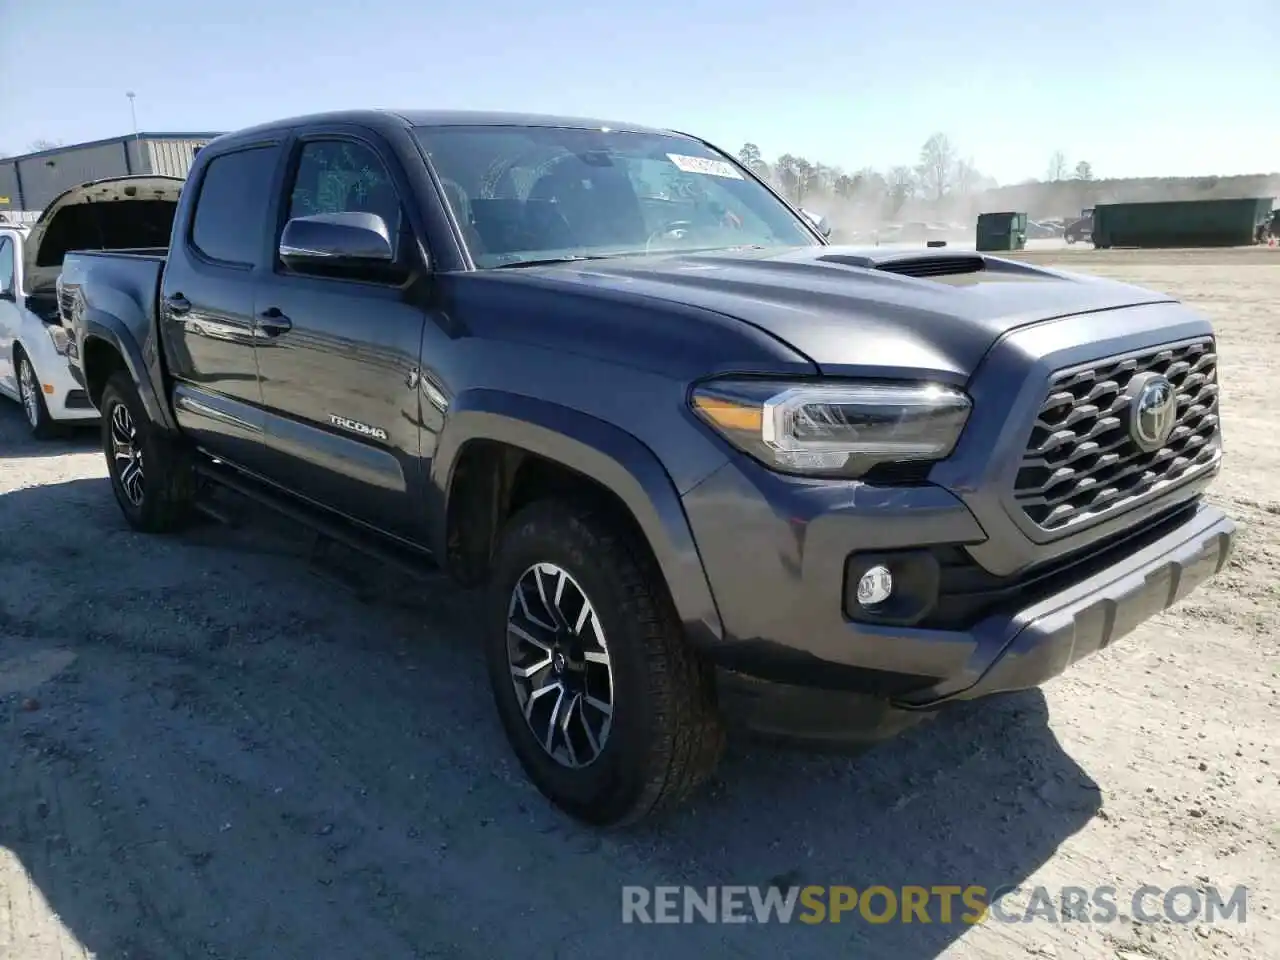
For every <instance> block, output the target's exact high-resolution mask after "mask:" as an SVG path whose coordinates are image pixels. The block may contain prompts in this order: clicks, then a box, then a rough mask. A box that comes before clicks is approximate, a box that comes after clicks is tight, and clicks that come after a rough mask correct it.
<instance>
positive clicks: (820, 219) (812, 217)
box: [800, 208, 831, 239]
mask: <svg viewBox="0 0 1280 960" xmlns="http://www.w3.org/2000/svg"><path fill="white" fill-rule="evenodd" d="M800 212H801V213H803V214H804V215H805V218H806V219H808V221H809V222H810V223H812V224H813V225H814V226H815V227H817V228H818V232H819V233H820V234H822V237H823V239H826V238H827V237H830V236H831V224H829V223H827V218H826V217H824V216H823V215H822V214H820V213H814V212H813V211H812V210H805V209H803V208H802V209H801V210H800Z"/></svg>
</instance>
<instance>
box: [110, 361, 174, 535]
mask: <svg viewBox="0 0 1280 960" xmlns="http://www.w3.org/2000/svg"><path fill="white" fill-rule="evenodd" d="M98 408H99V410H100V411H101V412H102V451H103V454H104V455H105V456H106V458H107V473H108V474H109V475H110V477H111V489H112V491H113V492H114V493H115V495H116V502H117V503H119V504H120V509H121V511H123V513H124V516H125V519H126V520H128V521H129V525H130V526H132V527H133V528H134V529H135V530H141V531H142V532H144V533H168V532H170V531H172V530H178V529H180V528H182V527H183V526H184V525H185V524H186V523H187V522H188V521H189V520H190V519H191V516H192V514H193V512H194V511H193V509H192V505H193V503H194V500H195V492H196V482H195V471H194V470H193V469H192V463H191V458H190V456H189V455H188V454H187V451H186V450H185V449H184V448H183V447H181V446H179V445H178V444H177V443H175V442H174V440H173V439H172V438H171V437H170V436H169V435H168V434H167V433H165V432H164V431H163V430H160V429H158V428H157V427H156V426H155V425H154V424H153V423H152V422H151V419H150V418H149V417H148V416H147V409H146V407H145V406H143V403H142V398H141V397H140V396H138V388H137V387H136V386H134V383H133V380H132V379H130V377H129V375H128V374H127V373H125V372H124V371H122V370H119V371H116V372H115V373H113V374H112V375H111V377H110V379H109V380H107V385H106V388H105V389H104V390H103V391H102V399H101V401H100V402H99V404H98ZM121 411H123V414H121ZM126 417H127V422H128V424H129V425H131V426H132V428H133V434H132V436H133V443H132V445H131V446H132V449H133V450H135V451H136V452H138V453H139V454H140V457H139V459H138V461H137V462H138V466H139V467H140V468H141V469H140V474H141V480H142V485H141V490H140V495H138V494H139V490H138V488H137V487H135V486H133V485H132V484H131V482H130V475H128V474H126V470H127V465H128V464H129V462H130V461H129V459H128V458H126V457H124V456H117V453H121V452H122V449H123V448H122V447H118V446H117V442H116V440H113V436H112V432H113V429H115V430H117V431H120V428H121V425H122V424H123V423H124V421H125V418H126ZM126 432H127V431H126ZM127 485H128V489H127V488H126V487H127Z"/></svg>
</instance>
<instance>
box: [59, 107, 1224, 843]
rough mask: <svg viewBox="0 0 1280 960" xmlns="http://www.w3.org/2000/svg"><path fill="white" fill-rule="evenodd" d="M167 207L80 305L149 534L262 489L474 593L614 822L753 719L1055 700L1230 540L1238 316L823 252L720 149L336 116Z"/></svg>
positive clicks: (1113, 288) (771, 723) (126, 482)
mask: <svg viewBox="0 0 1280 960" xmlns="http://www.w3.org/2000/svg"><path fill="white" fill-rule="evenodd" d="M139 215H140V216H156V217H160V216H163V217H165V218H167V219H166V224H167V223H168V222H169V221H170V220H171V222H172V239H171V242H170V245H169V248H168V250H167V251H155V252H145V251H144V252H136V253H132V254H119V253H88V252H86V253H72V254H70V255H69V256H68V257H67V258H66V262H65V264H64V269H63V272H62V274H61V278H60V285H59V306H60V309H61V311H62V313H63V316H64V321H65V323H66V324H67V325H68V328H69V329H70V330H72V331H73V336H72V338H71V339H72V341H73V344H72V348H71V349H70V350H69V356H70V358H71V364H72V368H73V372H74V374H75V375H76V377H77V378H78V379H79V380H80V382H81V383H82V385H83V386H84V388H85V389H86V390H87V391H88V394H89V396H90V398H91V400H92V402H93V404H94V405H95V406H96V407H97V408H98V409H99V410H100V411H101V414H102V442H103V447H104V451H105V454H106V458H107V464H108V467H109V472H110V477H111V484H112V488H113V489H114V491H115V496H116V499H117V500H118V501H119V504H120V507H121V509H122V510H123V512H124V515H125V517H126V518H127V519H128V521H129V522H130V523H131V524H133V525H134V526H135V527H136V528H138V529H141V530H146V531H154V532H163V531H169V530H173V529H176V528H178V527H180V526H181V524H182V523H183V522H184V521H185V520H186V519H187V518H188V517H189V516H190V515H191V512H192V510H193V508H194V507H197V506H198V505H199V500H200V498H201V497H204V496H209V495H211V494H210V492H211V491H212V492H213V493H216V491H217V490H218V489H219V488H221V487H230V488H232V489H234V490H237V491H239V492H240V493H242V494H244V495H247V496H249V497H252V498H254V499H255V500H257V501H258V502H261V503H264V504H267V505H269V506H271V507H274V508H277V509H279V510H281V511H284V512H286V513H288V514H289V515H291V516H294V517H297V518H299V519H301V520H302V521H304V522H306V523H308V524H310V525H311V526H313V527H314V528H315V529H316V530H317V531H319V532H321V533H323V534H324V535H325V536H327V537H331V538H336V539H339V540H341V541H342V542H344V543H347V544H350V545H351V546H353V547H356V548H359V549H361V550H365V551H368V552H370V553H373V554H376V555H378V556H382V557H384V558H387V559H394V560H396V562H405V563H408V564H411V565H413V566H415V568H425V567H428V566H432V565H433V566H434V568H435V569H436V570H438V571H440V572H442V573H446V574H448V575H449V576H451V577H452V578H454V579H455V580H456V581H457V582H458V583H460V584H462V585H464V586H481V585H483V586H484V587H485V588H486V591H487V592H486V593H485V596H486V597H487V599H486V600H485V601H484V608H483V611H482V613H483V618H482V625H483V628H482V630H480V631H479V634H480V641H481V643H482V646H483V651H484V655H485V657H486V658H487V662H488V667H489V671H490V676H491V680H492V687H493V695H494V698H495V702H496V706H497V710H498V713H499V715H500V717H501V719H502V722H503V725H504V727H505V730H506V732H507V735H508V737H509V740H510V743H511V745H512V748H513V749H514V752H515V753H516V755H517V756H518V757H519V759H520V761H521V763H522V764H523V766H524V768H525V770H526V771H527V772H528V774H529V776H530V777H531V779H532V780H533V781H534V782H535V783H536V784H537V786H538V787H539V788H540V789H541V790H542V791H543V792H544V793H545V794H547V795H548V796H549V797H550V798H551V799H552V800H554V801H555V802H556V803H557V804H559V805H560V806H561V807H563V808H564V809H566V810H567V811H569V812H570V813H572V814H573V815H574V816H577V817H580V818H583V819H586V820H589V821H593V822H597V823H617V822H623V821H629V820H634V819H636V818H638V817H641V816H643V815H645V814H647V813H649V812H651V811H653V810H655V809H658V808H659V807H662V806H665V805H668V804H670V803H671V802H672V801H675V800H677V799H678V798H680V797H683V796H685V795H687V794H688V793H689V791H690V790H691V789H692V788H693V787H695V786H696V785H697V784H698V783H699V781H701V780H702V779H703V778H704V777H705V776H706V775H707V774H708V772H709V771H710V770H711V769H712V768H713V766H714V764H715V762H716V760H717V759H718V757H719V754H720V751H721V749H722V745H723V741H724V732H725V729H726V727H727V726H729V725H730V724H728V723H727V722H726V721H728V720H737V721H740V722H742V723H744V724H745V725H747V726H749V727H752V728H754V729H756V730H760V731H768V732H775V733H789V734H794V735H799V736H802V737H809V738H811V737H817V738H840V737H862V736H868V735H880V734H883V733H885V732H887V731H890V730H892V729H894V728H896V727H898V726H899V724H900V722H901V721H902V720H903V718H908V719H909V718H913V717H917V716H920V715H921V714H923V713H927V712H928V711H931V710H934V709H936V708H938V707H939V706H941V705H942V704H945V703H948V702H950V701H955V700H962V699H968V698H974V697H980V696H984V695H987V694H992V693H996V692H999V691H1008V690H1015V689H1022V688H1027V687H1031V686H1035V685H1037V684H1040V683H1041V682H1043V681H1045V680H1048V679H1049V678H1051V677H1053V676H1055V675H1056V674H1058V673H1059V672H1061V671H1062V670H1064V669H1065V668H1067V667H1068V666H1069V665H1070V664H1072V663H1073V662H1075V661H1077V660H1079V659H1080V658H1081V657H1083V656H1085V655H1086V654H1090V653H1092V652H1094V651H1096V650H1098V649H1100V648H1102V647H1105V646H1106V645H1107V644H1109V643H1111V642H1113V641H1114V640H1116V639H1117V638H1118V637H1120V636H1122V635H1123V634H1125V633H1127V632H1129V631H1131V630H1132V629H1133V628H1134V627H1136V626H1137V625H1138V624H1139V623H1141V622H1142V621H1144V620H1145V619H1147V618H1149V617H1151V616H1152V615H1154V614H1156V613H1158V612H1159V611H1161V610H1163V609H1165V608H1166V607H1168V606H1169V605H1170V604H1172V603H1175V602H1176V601H1178V600H1179V599H1180V598H1182V597H1184V596H1185V595H1186V594H1187V592H1188V591H1190V590H1192V589H1194V588H1195V587H1196V586H1197V585H1198V584H1200V583H1202V582H1203V581H1204V580H1206V579H1207V578H1208V577H1210V576H1212V575H1213V574H1214V573H1215V572H1216V571H1218V570H1220V569H1221V568H1222V567H1223V565H1224V564H1225V563H1226V561H1227V558H1228V556H1229V554H1230V550H1231V545H1232V541H1233V536H1234V531H1235V528H1234V526H1233V524H1232V522H1231V521H1230V520H1229V519H1227V518H1226V517H1225V516H1224V515H1223V514H1222V513H1221V512H1220V511H1219V510H1218V509H1216V508H1215V507H1213V506H1211V505H1209V504H1208V503H1206V502H1204V500H1203V498H1202V495H1203V493H1204V491H1205V488H1206V487H1207V486H1208V485H1209V483H1210V482H1211V480H1212V479H1213V478H1214V476H1215V475H1216V474H1217V473H1218V470H1219V465H1220V462H1221V458H1222V446H1221V443H1222V441H1221V433H1220V429H1219V421H1218V374H1217V350H1216V346H1215V340H1214V335H1213V330H1212V329H1211V327H1210V325H1209V324H1208V323H1207V322H1206V321H1205V319H1204V318H1202V317H1201V316H1199V315H1198V314H1196V313H1194V312H1193V311H1191V310H1189V309H1187V308H1186V307H1184V306H1182V305H1180V304H1178V303H1177V302H1175V301H1173V300H1171V299H1170V298H1169V297H1167V296H1163V295H1161V294H1158V293H1152V292H1150V291H1147V290H1142V289H1138V288H1135V287H1132V286H1127V285H1124V284H1121V283H1116V282H1112V281H1109V280H1101V279H1094V278H1089V277H1083V276H1073V275H1070V274H1066V273H1060V272H1057V271H1054V270H1048V269H1042V268H1039V267H1036V266H1032V265H1029V264H1026V263H1021V262H1016V261H1011V260H1005V259H997V258H994V257H988V256H983V255H979V254H973V253H960V252H946V251H934V250H925V249H923V248H921V249H919V250H911V249H907V250H893V251H888V250H884V249H878V250H870V251H865V250H857V249H852V248H847V247H838V246H832V245H830V244H828V243H827V242H826V240H825V238H824V231H823V230H821V229H820V228H819V227H818V226H817V225H816V224H815V223H814V222H813V220H812V219H811V218H809V217H806V216H804V215H802V214H801V212H800V211H798V210H797V209H795V208H794V207H792V206H791V205H789V204H788V203H787V202H786V201H784V200H783V199H781V198H780V197H779V196H778V195H777V194H776V193H774V192H773V191H772V190H771V189H770V188H769V187H768V186H767V185H766V184H764V183H763V182H761V181H760V180H758V179H757V178H756V177H754V176H753V175H752V174H751V172H750V171H748V170H746V169H744V168H743V167H742V166H741V165H740V164H738V163H737V162H736V161H735V160H734V159H733V158H732V157H731V156H729V155H728V154H725V153H723V152H721V151H720V150H717V149H716V148H714V147H713V146H711V145H709V144H707V143H705V142H703V141H701V140H699V139H697V138H695V137H692V136H688V135H685V134H680V133H672V132H669V131H663V130H653V129H646V128H643V127H638V126H634V125H630V124H623V123H605V122H599V121H584V120H571V119H564V118H555V117H530V116H511V115H489V114H470V113H461V114H460V113H440V112H422V113H415V112H408V113H391V112H372V111H365V112H351V113H341V114H330V115H323V116H311V117H302V118H297V119H292V120H284V121H280V122H277V123H271V124H267V125H264V126H259V127H255V128H253V129H250V130H245V131H242V132H238V133H234V134H229V135H226V136H223V137H220V138H218V139H217V140H215V141H213V142H212V143H210V144H209V145H208V146H207V147H205V148H204V149H203V150H202V151H201V152H200V154H199V155H198V157H197V158H196V162H195V165H194V167H193V169H192V171H191V174H190V178H189V179H188V181H187V183H186V185H185V187H184V188H183V190H182V193H181V196H180V198H179V199H178V201H177V203H176V204H175V205H174V206H173V207H172V208H171V209H169V210H167V211H159V210H158V209H157V208H156V207H155V205H152V206H151V207H149V208H146V209H145V210H143V209H140V212H139Z"/></svg>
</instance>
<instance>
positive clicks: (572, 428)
mask: <svg viewBox="0 0 1280 960" xmlns="http://www.w3.org/2000/svg"><path fill="white" fill-rule="evenodd" d="M431 490H432V494H433V496H432V504H431V506H430V513H431V516H430V517H429V518H428V520H429V522H430V529H431V531H432V534H433V537H434V540H435V542H434V543H433V544H432V547H433V551H434V552H435V554H436V556H438V557H440V558H441V561H442V564H444V565H446V566H447V567H448V568H449V569H450V572H451V573H452V574H453V575H454V576H455V577H457V578H458V579H460V580H461V581H462V582H464V583H469V584H475V583H478V582H482V581H483V580H484V578H485V577H486V576H487V573H488V569H489V566H490V562H491V559H492V550H493V546H494V544H495V542H496V537H497V534H498V532H499V530H500V529H501V525H502V523H503V522H504V521H505V519H506V517H507V516H509V515H510V514H511V512H512V511H513V509H518V508H519V507H520V506H522V505H523V504H524V503H527V502H531V501H532V500H533V499H538V498H539V497H540V496H543V495H548V494H560V495H569V496H571V497H598V498H600V499H599V503H600V504H601V506H602V507H604V508H605V509H608V510H612V511H616V512H617V515H618V516H619V517H620V519H622V520H623V522H624V523H626V524H627V525H628V526H629V527H631V529H632V531H633V532H634V533H636V534H637V535H638V536H639V538H640V540H641V543H642V544H643V545H644V546H645V547H647V549H648V551H649V552H650V554H651V556H652V558H653V560H654V562H655V563H656V565H657V568H658V570H659V571H660V572H661V575H662V577H663V579H664V581H665V585H666V588H667V591H668V593H669V594H670V596H671V599H672V601H673V603H674V605H675V608H676V613H677V615H678V616H679V618H680V620H681V622H682V623H683V624H684V627H685V632H686V635H687V636H688V637H689V638H690V639H691V640H692V641H693V642H695V643H699V644H703V643H712V642H715V641H717V640H720V639H722V637H723V627H722V625H721V621H720V615H719V612H718V611H717V609H716V606H715V601H714V599H713V597H712V593H711V587H710V584H709V582H708V581H707V577H706V573H705V572H704V570H703V567H702V560H701V558H700V556H699V555H698V551H697V547H696V544H695V543H694V539H693V534H692V531H691V529H690V527H689V522H688V519H687V518H686V516H685V513H684V507H683V505H682V504H681V501H680V496H679V493H678V492H677V490H676V487H675V484H674V483H673V482H672V480H671V477H670V475H669V474H668V473H667V471H666V469H665V468H664V467H663V465H662V463H661V462H660V461H659V459H658V457H657V455H656V454H654V453H653V451H652V450H650V449H649V447H647V446H646V445H645V444H644V443H642V442H641V441H640V440H639V439H638V438H636V437H635V436H633V435H632V434H630V433H628V432H626V431H624V430H622V429H621V428H619V427H616V426H613V425H612V424H609V423H606V422H604V421H602V420H599V419H596V418H595V417H592V416H589V415H588V414H584V413H581V412H579V411H577V410H572V409H570V408H567V407H563V406H560V405H559V404H555V403H549V402H547V401H543V400H536V399H533V398H529V397H522V396H515V395H512V394H507V393H503V392H501V391H496V390H474V391H467V392H465V393H463V394H461V395H459V396H458V397H457V398H455V399H454V401H453V402H452V403H451V404H450V407H449V412H448V416H447V418H446V423H445V428H444V430H443V431H442V432H441V434H440V437H439V441H438V443H437V445H436V450H435V455H434V457H433V459H432V461H431Z"/></svg>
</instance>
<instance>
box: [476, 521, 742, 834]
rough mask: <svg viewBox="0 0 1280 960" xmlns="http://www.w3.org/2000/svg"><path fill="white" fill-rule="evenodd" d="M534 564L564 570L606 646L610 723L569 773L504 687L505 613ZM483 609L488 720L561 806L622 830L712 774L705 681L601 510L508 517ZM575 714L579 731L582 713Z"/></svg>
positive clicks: (714, 742) (628, 546) (638, 555)
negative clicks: (493, 709) (490, 702)
mask: <svg viewBox="0 0 1280 960" xmlns="http://www.w3.org/2000/svg"><path fill="white" fill-rule="evenodd" d="M537 564H554V565H555V566H556V567H558V568H560V569H561V570H563V571H565V572H566V573H567V574H568V576H569V577H570V578H571V581H570V582H572V583H573V584H574V589H575V590H580V591H581V593H582V595H583V596H585V597H586V598H587V599H588V601H589V602H590V604H591V606H592V607H593V608H594V610H595V614H596V620H598V622H599V625H600V628H601V629H602V631H603V636H604V637H607V638H608V639H607V647H604V646H602V648H601V649H605V650H607V655H608V658H609V661H610V666H609V667H607V668H605V669H607V670H609V671H611V675H610V691H609V693H610V698H611V701H612V705H613V708H614V709H613V710H612V711H611V713H610V716H611V727H610V728H609V730H608V733H607V736H606V737H605V738H603V739H602V740H601V742H600V743H599V753H598V754H597V755H596V756H595V758H594V761H592V762H590V763H588V764H587V765H585V766H579V767H576V768H572V767H569V766H566V765H564V764H563V763H562V762H561V761H559V760H557V759H555V758H554V757H553V756H552V754H551V753H550V752H548V751H547V750H546V749H544V747H543V744H542V742H540V739H539V738H538V737H535V735H534V733H533V730H532V721H529V722H527V721H526V720H525V714H524V710H523V708H522V704H521V699H520V696H519V695H518V694H517V692H516V687H515V682H514V681H513V671H512V660H511V659H510V653H509V646H508V636H509V634H508V612H509V610H510V609H511V608H512V606H513V605H514V603H515V595H514V591H515V589H516V587H517V585H518V584H520V583H521V580H522V577H525V576H526V574H528V573H529V572H530V571H531V569H532V568H533V567H534V566H535V565H537ZM526 583H527V581H526ZM533 599H534V600H535V601H536V597H535V598H533ZM487 607H488V616H489V623H488V625H487V629H486V630H485V648H486V649H485V655H486V659H487V661H488V666H489V678H490V682H491V684H492V687H493V695H494V700H495V703H496V705H497V709H498V714H499V717H500V718H501V720H502V725H503V727H504V729H505V730H506V733H507V737H508V739H509V741H510V743H511V745H512V748H513V749H514V750H515V753H516V756H517V757H518V758H519V760H520V764H521V766H523V768H524V770H525V772H526V773H527V774H528V776H529V778H530V779H531V780H532V781H533V783H534V784H535V785H536V786H537V787H538V789H539V790H541V791H542V793H543V794H544V795H545V796H546V797H547V798H548V799H550V800H551V801H552V802H553V803H555V804H556V805H557V806H559V807H560V808H561V809H562V810H564V811H565V812H567V813H568V814H570V815H571V816H573V817H575V818H577V819H579V820H582V821H586V822H588V823H593V824H597V825H620V824H627V823H633V822H635V821H637V820H639V819H641V818H643V817H645V816H647V815H649V814H652V813H655V812H658V811H660V810H663V809H669V808H670V807H672V806H674V805H676V804H677V803H678V802H680V801H681V800H682V799H684V798H685V797H687V796H688V795H689V794H690V793H691V792H692V791H693V790H694V789H695V788H696V787H697V786H698V785H699V784H700V783H701V782H702V781H703V780H705V779H706V777H707V776H708V775H709V774H710V773H711V772H712V771H713V770H714V769H715V766H716V764H717V762H718V761H719V759H720V755H721V753H722V752H723V750H724V742H725V735H724V727H723V725H722V724H721V722H720V717H719V714H718V712H717V710H716V706H715V693H714V682H713V678H712V675H711V673H710V671H709V669H708V668H707V666H706V665H705V664H704V663H703V662H702V661H701V659H700V658H699V657H698V656H697V655H696V654H695V652H694V651H693V649H692V648H691V647H690V646H689V645H688V643H687V641H686V640H685V637H684V633H683V630H682V628H681V625H680V622H679V620H678V618H677V616H676V613H675V608H674V605H673V604H672V601H671V598H670V595H669V593H668V592H667V588H666V584H665V583H664V582H663V580H662V577H661V574H660V572H659V571H658V569H657V567H656V564H655V563H654V562H653V560H652V559H651V558H650V556H649V554H648V552H647V551H645V550H644V549H642V548H641V547H640V546H639V545H638V544H636V543H635V542H634V540H633V539H632V537H631V536H630V535H629V534H628V533H627V532H626V531H625V528H623V527H622V526H621V525H620V524H618V523H616V522H614V521H611V520H610V519H609V518H608V515H607V514H605V513H600V512H593V511H592V510H590V509H587V508H578V507H571V506H569V505H568V504H565V503H561V502H558V501H540V502H537V503H534V504H531V505H529V506H528V507H526V508H524V509H523V510H521V511H520V512H519V513H517V514H516V515H515V516H514V517H512V518H511V520H510V521H509V522H508V524H507V525H506V528H505V529H504V530H503V533H502V536H501V539H500V542H499V546H498V550H497V555H496V559H495V563H494V571H493V577H492V578H491V581H490V586H489V598H488V603H487ZM579 609H581V607H579ZM584 630H585V628H584ZM580 646H581V644H580ZM530 649H532V648H530ZM547 656H548V657H550V656H551V654H550V653H548V654H547ZM548 662H550V661H548ZM552 669H553V668H552V667H550V666H549V667H547V668H546V670H547V671H550V670H552ZM546 676H550V674H546ZM584 676H585V674H584ZM564 677H565V679H566V682H567V681H568V678H569V670H568V669H566V670H565V673H564ZM597 693H598V689H597ZM557 696H558V695H557ZM546 702H548V703H549V702H550V698H547V701H546ZM557 709H558V708H557ZM577 710H578V721H579V723H580V724H585V723H587V720H586V719H585V715H584V711H585V710H586V707H585V705H583V704H579V706H578V708H577ZM572 712H573V705H572V703H570V704H569V708H568V713H569V714H570V715H572ZM540 729H541V728H540ZM563 736H564V737H566V738H567V736H568V734H567V733H565V734H564V735H563ZM578 739H579V743H580V744H582V743H584V742H585V741H583V740H582V738H581V737H579V738H578Z"/></svg>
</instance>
